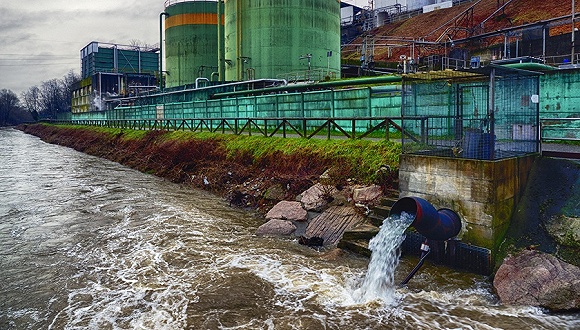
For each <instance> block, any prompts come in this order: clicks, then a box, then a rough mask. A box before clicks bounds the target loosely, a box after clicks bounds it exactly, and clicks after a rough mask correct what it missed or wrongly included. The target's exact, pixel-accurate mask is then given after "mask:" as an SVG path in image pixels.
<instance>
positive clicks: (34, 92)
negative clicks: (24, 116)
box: [22, 86, 42, 120]
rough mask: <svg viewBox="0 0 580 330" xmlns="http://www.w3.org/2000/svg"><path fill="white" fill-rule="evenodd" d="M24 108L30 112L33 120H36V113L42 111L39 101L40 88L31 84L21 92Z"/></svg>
mask: <svg viewBox="0 0 580 330" xmlns="http://www.w3.org/2000/svg"><path fill="white" fill-rule="evenodd" d="M22 103H23V107H24V110H26V111H28V112H30V113H31V114H32V117H33V118H34V120H38V114H39V113H40V112H41V111H42V107H41V103H40V88H38V86H32V87H30V88H29V89H28V90H27V91H25V92H23V93H22Z"/></svg>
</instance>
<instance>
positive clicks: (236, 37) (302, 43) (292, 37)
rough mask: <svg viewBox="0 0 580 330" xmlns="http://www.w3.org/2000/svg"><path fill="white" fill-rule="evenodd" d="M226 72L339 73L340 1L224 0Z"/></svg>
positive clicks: (233, 76)
mask: <svg viewBox="0 0 580 330" xmlns="http://www.w3.org/2000/svg"><path fill="white" fill-rule="evenodd" d="M224 31H225V40H224V43H225V58H224V61H225V78H226V80H228V81H232V80H238V81H239V80H252V79H263V78H280V79H287V80H300V81H303V80H325V79H332V78H334V77H340V1H338V0H277V1H272V0H225V21H224Z"/></svg>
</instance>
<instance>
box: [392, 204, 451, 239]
mask: <svg viewBox="0 0 580 330" xmlns="http://www.w3.org/2000/svg"><path fill="white" fill-rule="evenodd" d="M402 212H406V213H408V214H411V215H413V223H412V224H411V226H412V227H414V228H415V229H416V230H417V232H419V234H421V235H423V236H425V238H427V239H430V240H434V241H446V240H448V239H450V238H452V237H455V236H457V234H459V231H461V218H460V217H459V215H458V214H457V213H455V212H454V211H453V210H450V209H447V208H442V209H439V210H435V207H434V206H433V205H431V203H429V202H428V201H426V200H424V199H422V198H419V197H403V198H401V199H399V200H398V201H397V202H396V203H395V204H393V207H392V208H391V212H390V214H389V216H393V215H397V216H400V215H401V213H402Z"/></svg>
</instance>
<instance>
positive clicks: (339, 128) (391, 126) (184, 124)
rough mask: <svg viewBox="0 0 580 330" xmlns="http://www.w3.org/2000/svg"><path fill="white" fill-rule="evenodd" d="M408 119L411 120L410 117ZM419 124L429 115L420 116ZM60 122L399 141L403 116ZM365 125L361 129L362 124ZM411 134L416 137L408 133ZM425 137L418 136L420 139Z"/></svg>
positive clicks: (423, 122)
mask: <svg viewBox="0 0 580 330" xmlns="http://www.w3.org/2000/svg"><path fill="white" fill-rule="evenodd" d="M407 120H411V119H410V118H407ZM414 120H416V121H418V122H419V123H420V124H419V126H426V123H427V120H428V119H427V118H423V117H417V118H414ZM53 123H57V124H67V125H69V124H72V125H85V126H99V127H110V128H123V129H138V130H174V131H191V132H210V133H222V134H236V135H242V134H247V135H250V136H251V135H260V136H264V137H273V136H280V137H284V138H287V137H300V138H307V139H311V138H327V139H331V138H348V139H365V138H373V139H386V140H395V141H400V138H401V134H402V128H401V117H385V118H376V117H360V118H350V117H344V118H303V117H301V118H292V117H270V118H247V117H245V118H242V117H239V118H229V117H228V118H183V119H86V120H61V121H53ZM363 126H364V127H366V128H365V129H364V130H361V129H360V127H363ZM409 138H415V137H413V136H409ZM421 138H423V139H424V138H425V137H419V139H421Z"/></svg>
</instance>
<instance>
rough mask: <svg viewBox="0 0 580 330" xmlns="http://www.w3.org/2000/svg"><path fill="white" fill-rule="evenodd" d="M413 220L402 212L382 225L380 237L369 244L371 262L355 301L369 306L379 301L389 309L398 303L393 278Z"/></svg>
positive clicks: (374, 238)
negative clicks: (401, 248) (387, 305)
mask: <svg viewBox="0 0 580 330" xmlns="http://www.w3.org/2000/svg"><path fill="white" fill-rule="evenodd" d="M414 218H415V215H413V214H407V213H405V212H401V213H400V214H396V215H391V216H389V217H388V218H386V219H385V220H384V221H383V224H382V225H381V228H380V230H379V233H378V234H377V235H376V236H375V237H373V238H372V239H371V240H370V242H369V250H371V252H372V254H371V259H370V261H369V266H368V270H367V273H366V276H365V278H364V280H363V283H362V285H361V287H360V288H359V289H357V290H356V291H355V292H354V298H355V301H357V302H358V303H366V302H370V301H373V300H377V299H380V300H382V301H383V302H384V303H385V304H389V305H390V304H393V303H394V302H395V300H396V297H395V283H394V282H395V280H394V275H395V269H396V268H397V266H398V265H399V257H400V255H401V253H400V249H399V247H400V246H401V244H402V243H403V241H404V240H405V235H404V233H405V230H406V229H407V228H408V227H409V226H410V225H411V223H412V222H413V219H414Z"/></svg>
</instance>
